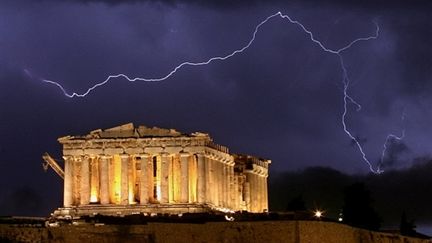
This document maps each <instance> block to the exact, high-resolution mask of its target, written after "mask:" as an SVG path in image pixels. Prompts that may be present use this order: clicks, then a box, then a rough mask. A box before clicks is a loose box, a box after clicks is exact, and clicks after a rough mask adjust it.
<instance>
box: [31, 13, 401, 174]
mask: <svg viewBox="0 0 432 243" xmlns="http://www.w3.org/2000/svg"><path fill="white" fill-rule="evenodd" d="M277 17H279V18H282V19H285V20H288V22H289V23H291V24H294V25H297V26H298V27H299V28H300V29H301V30H302V31H303V32H304V33H305V34H306V35H308V36H309V38H310V40H311V41H312V42H313V43H315V44H316V45H317V46H318V47H320V48H321V49H322V50H323V51H324V52H327V53H330V54H333V55H336V56H337V57H338V58H339V61H340V65H341V69H342V83H343V104H344V105H343V112H342V116H341V122H342V126H343V130H344V132H345V133H346V134H347V135H348V137H349V138H350V139H351V140H352V141H353V142H354V143H355V145H356V146H357V148H358V150H359V152H360V153H361V155H362V159H363V160H364V161H365V162H366V163H367V165H368V166H369V170H370V171H371V172H373V173H376V174H380V173H382V172H383V171H382V170H381V169H380V168H379V167H378V168H377V169H374V168H373V165H372V163H371V162H370V161H369V159H368V158H367V156H366V153H365V152H364V149H363V146H362V145H361V144H360V142H359V141H358V139H357V138H355V137H354V136H353V135H352V133H351V132H350V130H349V129H348V127H347V125H346V117H347V115H348V103H352V104H353V105H355V106H356V107H357V109H356V110H357V111H360V110H361V108H362V107H361V105H360V104H359V103H358V102H357V101H355V99H353V98H352V97H351V96H350V95H349V94H348V90H349V86H350V79H349V76H348V71H347V68H346V66H345V63H344V59H343V56H342V53H343V52H344V51H346V50H348V49H349V48H351V47H352V46H353V45H355V44H357V43H358V42H365V41H369V40H374V39H377V38H378V36H379V31H380V28H379V26H378V24H377V23H375V22H374V24H375V27H376V28H375V33H374V34H373V35H371V36H368V37H361V38H357V39H355V40H353V41H351V42H350V43H348V45H346V46H344V47H342V48H339V49H331V48H328V47H326V46H325V45H324V44H323V43H322V42H321V41H319V40H318V39H317V38H315V36H314V34H313V33H312V31H310V30H309V29H308V28H306V27H305V26H304V25H303V24H302V23H300V22H299V21H297V20H295V19H293V18H291V17H290V16H288V15H285V14H282V13H281V12H277V13H275V14H272V15H270V16H268V17H267V18H265V19H264V20H263V21H261V22H260V23H259V24H258V25H256V26H255V29H254V32H253V34H252V37H251V39H250V40H249V41H248V42H247V43H246V45H244V46H243V47H241V48H240V49H236V50H234V51H232V52H231V53H229V54H228V55H225V56H215V57H211V58H209V59H207V60H205V61H201V62H190V61H187V62H183V63H181V64H179V65H178V66H176V67H175V68H173V69H172V70H171V71H170V72H169V73H168V74H166V75H165V76H162V77H158V78H142V77H135V78H130V77H128V76H127V75H126V74H123V73H120V74H116V75H109V76H108V77H107V78H106V79H105V80H104V81H102V82H100V83H96V84H95V85H93V86H91V87H90V88H88V89H87V91H85V92H84V93H76V92H72V93H69V92H67V91H66V89H65V88H64V87H63V86H62V85H61V84H60V83H58V82H55V81H52V80H48V79H40V80H41V81H43V82H45V83H48V84H52V85H55V86H57V87H58V88H59V89H60V90H61V91H62V92H63V94H64V95H65V96H66V97H68V98H74V97H85V96H87V95H88V94H89V93H90V92H92V91H93V90H95V89H96V88H98V87H100V86H103V85H105V84H107V83H108V82H109V81H111V80H113V79H117V78H124V79H126V80H127V81H129V82H136V81H143V82H160V81H164V80H166V79H168V78H170V77H171V76H172V75H174V74H175V73H176V72H177V71H178V70H180V69H181V68H183V67H185V66H204V65H208V64H210V63H212V62H214V61H224V60H226V59H229V58H231V57H233V56H235V55H237V54H240V53H242V52H244V51H245V50H247V49H248V48H249V47H250V46H251V45H252V43H253V42H254V41H255V38H256V36H257V34H258V32H259V30H260V29H261V27H262V26H263V25H264V24H266V23H267V22H268V21H270V20H271V19H273V18H277ZM26 72H28V71H26ZM390 138H400V137H397V136H394V135H392V134H391V135H389V136H388V137H387V139H386V142H385V144H384V146H387V145H386V144H387V142H388V141H389V139H390ZM401 139H402V138H401ZM384 152H385V151H384Z"/></svg>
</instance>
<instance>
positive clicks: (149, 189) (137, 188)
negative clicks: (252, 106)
mask: <svg viewBox="0 0 432 243" xmlns="http://www.w3.org/2000/svg"><path fill="white" fill-rule="evenodd" d="M155 158H156V160H155ZM64 159H65V168H64V169H65V178H64V206H65V207H70V206H73V205H87V204H90V203H100V204H102V205H109V204H123V205H128V204H135V203H139V204H143V205H145V204H148V203H164V204H165V203H200V204H209V205H213V206H214V207H217V208H224V209H229V210H234V211H237V210H242V209H246V210H248V211H251V212H262V211H264V210H267V209H268V204H267V175H266V173H263V172H261V171H255V170H250V171H247V172H246V173H245V180H243V179H241V178H240V177H239V176H238V175H237V174H236V173H235V172H234V160H233V159H229V158H222V157H219V156H215V155H214V154H209V153H206V154H205V153H197V154H192V153H188V152H180V153H179V154H174V155H173V154H169V153H165V152H162V153H158V154H138V155H129V154H120V155H114V156H112V155H99V156H65V157H64ZM138 166H139V167H138ZM153 166H156V167H157V168H154V167H153ZM118 167H119V168H118ZM136 199H138V200H136ZM242 205H245V208H243V206H242Z"/></svg>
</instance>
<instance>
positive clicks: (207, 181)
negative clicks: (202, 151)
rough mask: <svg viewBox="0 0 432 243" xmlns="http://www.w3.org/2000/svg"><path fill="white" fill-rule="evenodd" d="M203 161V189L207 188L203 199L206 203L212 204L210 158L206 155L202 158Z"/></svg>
mask: <svg viewBox="0 0 432 243" xmlns="http://www.w3.org/2000/svg"><path fill="white" fill-rule="evenodd" d="M204 161H205V184H206V185H205V187H206V188H207V190H206V191H205V195H206V196H205V197H206V202H212V190H213V187H212V184H211V183H212V181H211V177H212V172H211V163H210V162H211V161H210V158H209V157H207V155H205V156H204Z"/></svg>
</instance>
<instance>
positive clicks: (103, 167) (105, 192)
mask: <svg viewBox="0 0 432 243" xmlns="http://www.w3.org/2000/svg"><path fill="white" fill-rule="evenodd" d="M111 159H112V157H111V156H105V155H101V156H100V162H99V170H100V177H99V179H100V203H101V204H103V205H104V204H109V202H110V196H109V179H108V178H109V176H108V164H109V161H110V160H111Z"/></svg>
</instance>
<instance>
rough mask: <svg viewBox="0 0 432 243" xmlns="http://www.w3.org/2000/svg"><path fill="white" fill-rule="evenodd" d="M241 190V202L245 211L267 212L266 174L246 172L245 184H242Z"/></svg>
mask: <svg viewBox="0 0 432 243" xmlns="http://www.w3.org/2000/svg"><path fill="white" fill-rule="evenodd" d="M243 190H244V193H243V195H244V198H243V200H244V202H245V206H246V208H245V209H246V210H247V211H249V212H264V211H268V201H267V175H266V174H264V173H257V172H253V171H248V172H247V173H246V182H245V183H244V184H243Z"/></svg>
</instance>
